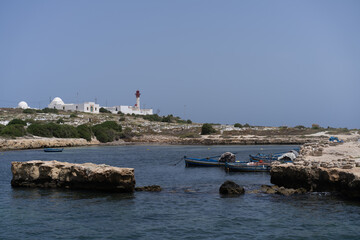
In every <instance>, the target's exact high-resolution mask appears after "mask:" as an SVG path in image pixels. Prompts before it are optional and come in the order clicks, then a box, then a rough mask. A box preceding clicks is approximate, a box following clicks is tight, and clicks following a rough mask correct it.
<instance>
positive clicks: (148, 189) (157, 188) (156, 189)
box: [135, 185, 162, 192]
mask: <svg viewBox="0 0 360 240" xmlns="http://www.w3.org/2000/svg"><path fill="white" fill-rule="evenodd" d="M161 190H162V189H161V187H160V186H159V185H151V186H144V187H136V188H135V191H138V192H143V191H146V192H161Z"/></svg>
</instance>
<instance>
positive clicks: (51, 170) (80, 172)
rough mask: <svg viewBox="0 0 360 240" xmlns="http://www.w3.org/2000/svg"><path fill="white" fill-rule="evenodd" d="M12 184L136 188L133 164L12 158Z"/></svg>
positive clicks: (73, 187)
mask: <svg viewBox="0 0 360 240" xmlns="http://www.w3.org/2000/svg"><path fill="white" fill-rule="evenodd" d="M11 171H12V174H13V178H12V180H11V186H12V187H40V188H70V189H89V190H101V191H109V192H134V190H135V176H134V169H133V168H119V167H112V166H108V165H105V164H100V165H97V164H93V163H83V164H74V163H68V162H58V161H40V160H33V161H28V162H12V163H11Z"/></svg>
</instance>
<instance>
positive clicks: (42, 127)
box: [27, 123, 53, 137]
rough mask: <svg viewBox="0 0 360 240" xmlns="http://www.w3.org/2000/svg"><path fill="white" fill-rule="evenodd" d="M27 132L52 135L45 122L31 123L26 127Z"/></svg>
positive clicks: (42, 135)
mask: <svg viewBox="0 0 360 240" xmlns="http://www.w3.org/2000/svg"><path fill="white" fill-rule="evenodd" d="M27 130H28V132H29V133H31V134H32V135H35V136H41V137H52V136H53V135H52V132H51V131H50V129H48V128H47V125H46V124H40V123H33V124H31V125H30V126H29V127H28V128H27Z"/></svg>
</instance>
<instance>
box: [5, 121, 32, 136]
mask: <svg viewBox="0 0 360 240" xmlns="http://www.w3.org/2000/svg"><path fill="white" fill-rule="evenodd" d="M25 134H26V131H25V128H24V125H22V124H10V125H7V126H4V127H1V132H0V135H2V136H10V137H22V136H24V135H25Z"/></svg>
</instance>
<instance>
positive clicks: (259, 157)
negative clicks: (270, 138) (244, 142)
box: [249, 153, 284, 161]
mask: <svg viewBox="0 0 360 240" xmlns="http://www.w3.org/2000/svg"><path fill="white" fill-rule="evenodd" d="M283 154H284V153H275V154H262V153H258V154H256V155H249V157H250V161H276V160H278V158H279V157H280V156H281V155H283Z"/></svg>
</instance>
